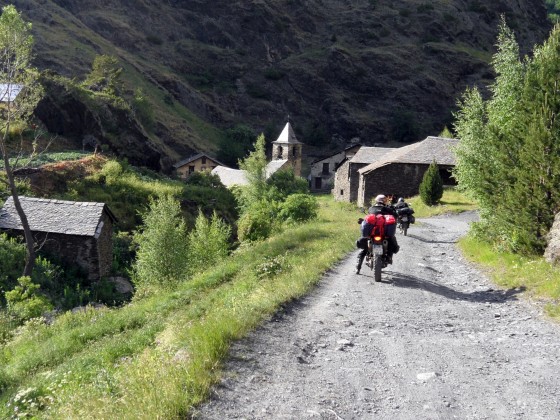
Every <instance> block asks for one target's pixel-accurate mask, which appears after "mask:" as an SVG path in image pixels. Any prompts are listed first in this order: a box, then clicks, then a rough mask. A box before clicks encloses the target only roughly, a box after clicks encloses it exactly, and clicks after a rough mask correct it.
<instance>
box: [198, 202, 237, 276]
mask: <svg viewBox="0 0 560 420" xmlns="http://www.w3.org/2000/svg"><path fill="white" fill-rule="evenodd" d="M230 237H231V227H230V226H229V225H228V224H227V223H226V222H224V221H223V220H221V219H220V218H219V217H218V215H217V213H216V212H214V213H213V214H212V218H211V219H210V220H208V218H206V216H204V214H203V213H202V211H200V212H199V213H198V217H197V218H196V223H195V226H194V229H193V230H191V231H190V232H189V235H188V249H189V271H190V272H191V273H197V272H202V271H204V270H205V269H207V268H208V267H210V266H212V265H213V264H215V263H217V262H219V261H221V260H222V259H224V258H225V257H227V255H228V250H229V248H230V246H229V240H230Z"/></svg>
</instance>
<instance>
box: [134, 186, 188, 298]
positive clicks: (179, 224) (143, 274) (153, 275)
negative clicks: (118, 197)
mask: <svg viewBox="0 0 560 420" xmlns="http://www.w3.org/2000/svg"><path fill="white" fill-rule="evenodd" d="M180 215H181V207H180V205H179V202H178V201H177V200H175V199H173V198H172V197H169V196H165V197H163V198H160V199H158V200H155V201H154V200H152V201H151V203H150V207H149V209H148V211H146V212H145V213H144V214H143V215H142V220H143V222H144V225H143V227H142V231H141V232H138V233H136V234H135V236H134V241H135V242H136V243H137V245H138V251H137V253H136V261H135V262H134V265H133V280H134V283H135V284H136V286H137V288H138V289H143V290H144V291H149V289H151V288H153V287H156V288H157V287H161V286H163V287H168V286H173V285H175V284H176V283H178V282H179V281H180V280H181V279H182V278H183V277H185V275H186V272H187V268H188V263H187V261H188V253H187V232H186V226H185V222H184V220H183V219H182V217H181V216H180Z"/></svg>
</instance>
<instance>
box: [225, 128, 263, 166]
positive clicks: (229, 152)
mask: <svg viewBox="0 0 560 420" xmlns="http://www.w3.org/2000/svg"><path fill="white" fill-rule="evenodd" d="M254 141H255V133H254V132H253V130H251V128H249V127H247V126H246V125H243V124H238V125H236V126H235V127H233V128H229V129H227V130H226V132H225V135H224V137H223V139H222V140H221V141H220V143H219V146H218V147H219V149H218V153H217V155H216V158H217V159H218V160H219V161H220V162H222V163H223V164H224V165H226V166H231V167H235V166H237V164H238V162H239V160H240V159H242V158H243V157H244V156H247V153H249V151H250V150H251V147H252V145H253V143H254Z"/></svg>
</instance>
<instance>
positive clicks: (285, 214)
mask: <svg viewBox="0 0 560 420" xmlns="http://www.w3.org/2000/svg"><path fill="white" fill-rule="evenodd" d="M318 208H319V205H318V203H317V200H316V199H315V197H313V196H311V195H309V194H292V195H289V196H288V197H286V200H284V202H282V204H280V212H279V214H278V216H279V218H280V220H284V221H288V222H295V223H301V222H307V221H309V220H313V219H315V218H316V217H317V211H318Z"/></svg>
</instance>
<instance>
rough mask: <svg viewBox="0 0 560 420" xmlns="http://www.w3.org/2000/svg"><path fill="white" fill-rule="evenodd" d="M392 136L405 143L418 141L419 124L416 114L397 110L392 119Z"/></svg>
mask: <svg viewBox="0 0 560 420" xmlns="http://www.w3.org/2000/svg"><path fill="white" fill-rule="evenodd" d="M390 124H391V135H392V137H393V138H394V139H395V140H397V141H400V142H403V143H410V142H413V141H416V140H417V139H418V123H417V122H416V120H415V118H414V114H413V113H412V111H409V110H402V109H401V110H397V111H396V112H395V113H394V114H393V116H392V118H391V122H390Z"/></svg>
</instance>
